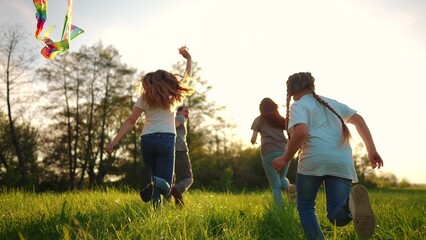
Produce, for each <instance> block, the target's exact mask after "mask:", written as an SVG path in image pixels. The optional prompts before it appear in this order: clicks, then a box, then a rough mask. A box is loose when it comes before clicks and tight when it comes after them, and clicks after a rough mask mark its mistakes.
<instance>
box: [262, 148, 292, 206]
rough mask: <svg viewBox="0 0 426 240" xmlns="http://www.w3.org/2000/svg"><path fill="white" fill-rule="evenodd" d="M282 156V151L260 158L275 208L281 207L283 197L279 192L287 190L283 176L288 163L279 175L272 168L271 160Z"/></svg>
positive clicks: (285, 179)
mask: <svg viewBox="0 0 426 240" xmlns="http://www.w3.org/2000/svg"><path fill="white" fill-rule="evenodd" d="M283 154H284V152H282V151H276V152H270V153H268V154H266V155H265V156H262V165H263V169H265V173H266V177H267V178H268V180H269V183H270V184H271V188H272V196H273V198H274V202H275V205H276V206H277V207H281V205H282V204H283V195H282V192H281V190H282V189H284V190H287V186H288V184H289V181H288V179H287V178H286V177H285V176H286V175H287V172H288V168H289V166H290V163H288V164H287V165H286V166H285V167H284V168H283V169H282V170H281V171H280V172H279V173H277V171H275V169H274V168H273V167H272V160H274V159H275V158H277V157H280V156H282V155H283Z"/></svg>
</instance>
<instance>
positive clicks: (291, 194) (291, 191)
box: [287, 183, 297, 202]
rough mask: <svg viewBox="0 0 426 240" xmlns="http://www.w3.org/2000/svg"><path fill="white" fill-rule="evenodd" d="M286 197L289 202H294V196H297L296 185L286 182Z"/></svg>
mask: <svg viewBox="0 0 426 240" xmlns="http://www.w3.org/2000/svg"><path fill="white" fill-rule="evenodd" d="M287 197H288V201H289V202H296V198H297V192H296V185H294V184H290V183H289V184H288V186H287Z"/></svg>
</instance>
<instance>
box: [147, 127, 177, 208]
mask: <svg viewBox="0 0 426 240" xmlns="http://www.w3.org/2000/svg"><path fill="white" fill-rule="evenodd" d="M175 139H176V136H175V134H174V133H151V134H146V135H142V136H141V151H142V159H143V161H144V163H145V166H150V167H151V168H152V175H153V176H154V186H155V187H154V195H153V198H152V204H153V206H154V208H157V207H161V195H167V194H169V193H170V186H171V184H172V179H173V171H174V169H173V168H174V165H175ZM160 194H161V195H160Z"/></svg>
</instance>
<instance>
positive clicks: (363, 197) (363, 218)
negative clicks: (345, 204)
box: [349, 185, 376, 239]
mask: <svg viewBox="0 0 426 240" xmlns="http://www.w3.org/2000/svg"><path fill="white" fill-rule="evenodd" d="M349 210H350V212H351V214H352V218H353V221H354V227H355V232H356V233H357V234H358V237H359V238H360V239H369V238H370V237H371V236H372V235H373V233H374V229H375V227H376V219H375V217H374V213H373V209H372V208H371V205H370V200H369V198H368V191H367V188H365V187H364V186H362V185H356V186H354V187H353V188H352V191H351V193H350V195H349Z"/></svg>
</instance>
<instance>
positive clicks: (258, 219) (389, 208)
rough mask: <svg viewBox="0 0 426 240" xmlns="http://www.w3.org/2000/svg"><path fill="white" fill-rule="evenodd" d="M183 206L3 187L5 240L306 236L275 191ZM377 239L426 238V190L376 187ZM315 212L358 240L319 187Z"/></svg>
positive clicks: (204, 198)
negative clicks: (337, 220) (332, 215)
mask: <svg viewBox="0 0 426 240" xmlns="http://www.w3.org/2000/svg"><path fill="white" fill-rule="evenodd" d="M184 197H185V203H186V204H185V206H184V207H183V208H179V207H176V206H175V205H174V204H169V205H163V207H162V210H161V211H158V210H157V211H155V210H153V208H152V206H151V204H147V203H143V202H142V201H141V200H140V198H139V195H138V193H137V192H135V191H133V190H127V191H119V190H115V189H106V190H102V191H101V190H98V191H81V192H67V193H43V194H36V193H31V192H22V191H9V192H6V191H3V192H1V193H0V212H1V217H0V239H238V240H240V239H304V237H303V231H302V228H301V226H300V222H299V218H298V215H297V210H296V207H295V205H294V204H287V203H286V204H285V206H283V207H282V208H281V209H276V208H274V207H273V203H272V196H271V192H270V191H269V190H264V191H257V192H245V193H214V192H208V191H199V190H190V191H189V192H188V193H185V194H184ZM370 199H371V202H372V205H373V209H374V211H375V214H376V218H377V227H376V232H375V234H374V236H373V239H410V240H412V239H422V240H424V239H426V226H425V213H426V209H425V208H426V190H378V189H377V190H370ZM317 213H318V217H319V219H320V224H321V226H322V228H323V231H324V232H325V235H326V237H327V239H357V237H356V234H355V232H354V229H353V225H352V224H349V225H348V226H345V227H338V228H334V227H333V225H332V224H330V223H329V222H328V220H327V219H326V213H325V197H324V193H323V192H320V195H319V197H318V201H317Z"/></svg>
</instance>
